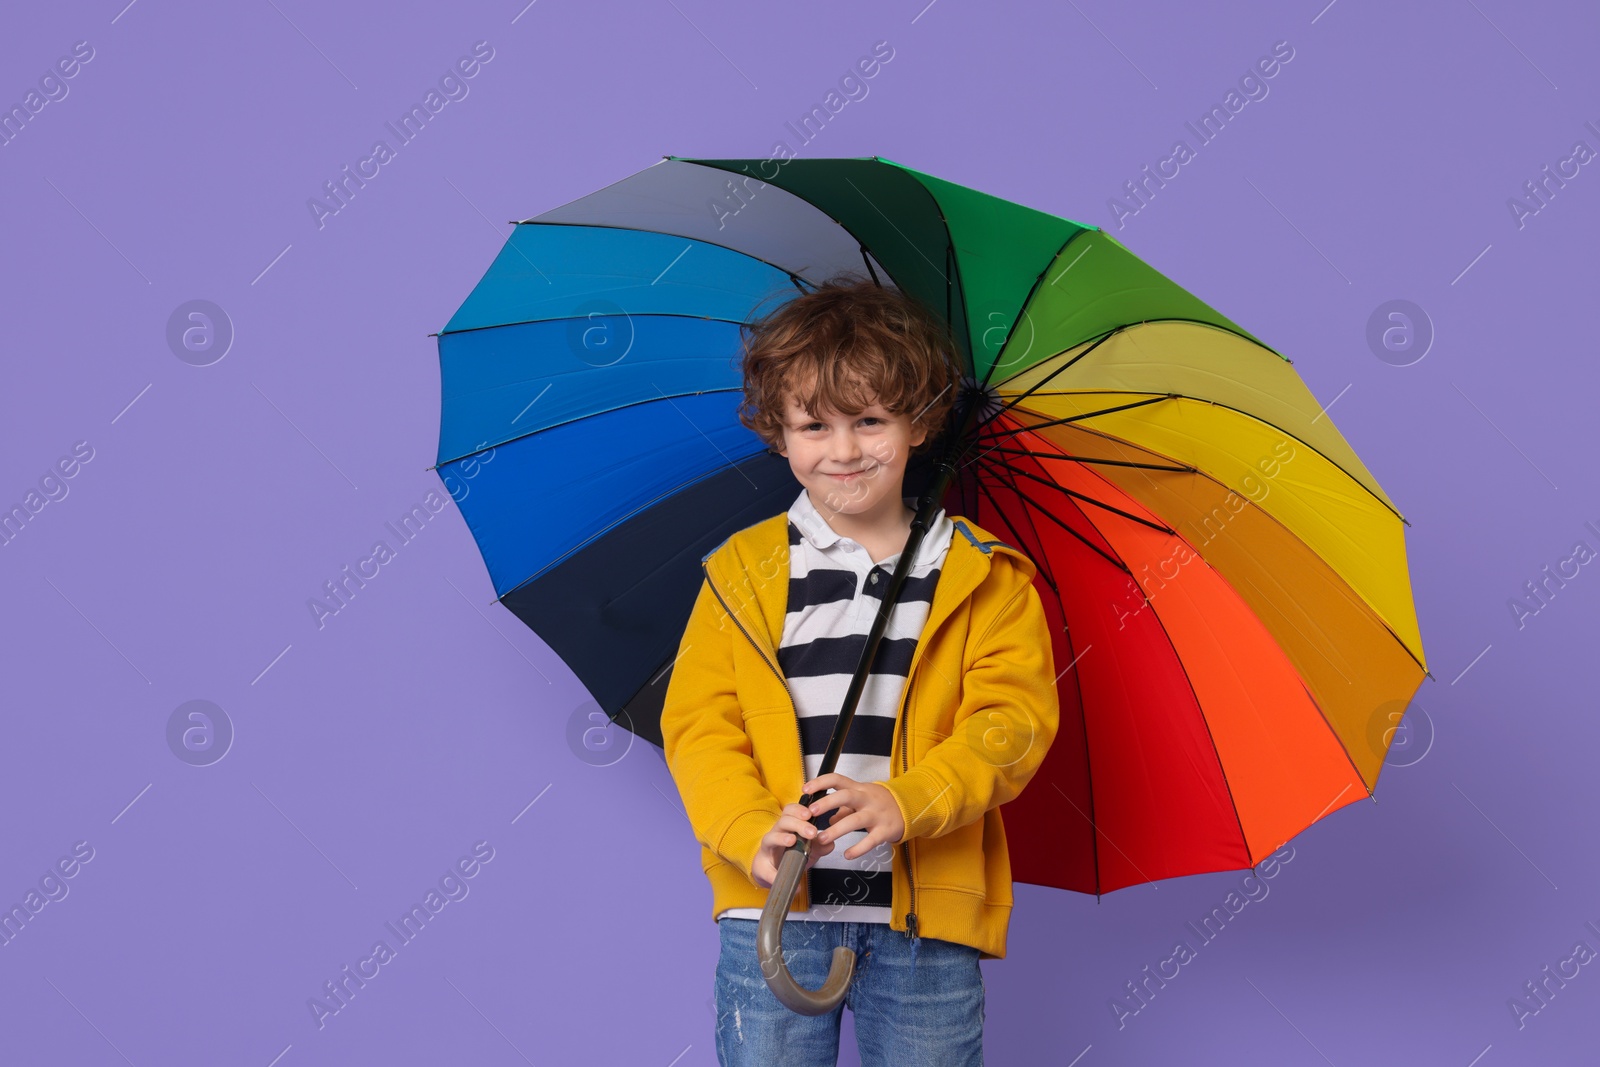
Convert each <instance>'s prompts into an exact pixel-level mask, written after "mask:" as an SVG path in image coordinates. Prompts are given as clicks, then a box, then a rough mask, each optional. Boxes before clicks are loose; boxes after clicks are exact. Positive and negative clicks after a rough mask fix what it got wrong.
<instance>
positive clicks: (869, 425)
mask: <svg viewBox="0 0 1600 1067" xmlns="http://www.w3.org/2000/svg"><path fill="white" fill-rule="evenodd" d="M787 402H788V408H787V409H786V411H785V414H784V420H783V447H782V448H780V449H778V454H779V455H781V456H784V457H785V458H786V459H788V461H789V468H790V470H792V471H794V476H795V478H796V479H797V480H798V481H799V482H800V484H801V485H803V486H805V487H806V489H807V491H809V493H810V494H811V502H812V504H813V505H814V506H815V507H816V508H817V510H818V511H819V512H821V513H822V515H823V516H824V517H829V516H831V515H833V514H835V513H840V514H846V515H855V516H860V517H862V518H864V519H867V520H868V521H870V520H871V519H873V518H877V517H881V516H887V515H889V514H891V513H898V512H899V510H900V509H902V508H904V506H905V505H904V502H903V501H902V500H901V486H902V484H903V483H904V481H905V473H906V460H907V458H908V457H909V456H910V453H911V449H912V448H914V447H916V446H917V445H920V444H922V442H923V439H924V438H926V437H927V435H928V432H927V429H926V428H925V427H920V426H919V427H916V428H915V429H913V427H912V420H911V416H910V415H906V414H901V415H895V414H891V413H890V412H889V410H888V409H887V408H884V407H883V406H882V405H880V404H878V403H876V402H874V403H872V404H871V405H869V406H868V407H867V408H865V409H864V410H863V411H862V412H861V413H860V414H858V415H843V414H840V413H839V412H836V411H825V412H819V413H818V414H816V415H809V414H807V413H806V411H805V410H804V409H803V408H802V407H801V406H800V403H799V401H798V400H797V399H796V398H795V396H794V394H790V395H789V397H788V398H787Z"/></svg>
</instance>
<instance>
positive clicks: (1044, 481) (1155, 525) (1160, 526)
mask: <svg viewBox="0 0 1600 1067" xmlns="http://www.w3.org/2000/svg"><path fill="white" fill-rule="evenodd" d="M1006 469H1007V470H1011V471H1015V472H1016V473H1018V474H1020V475H1022V476H1023V477H1025V478H1032V479H1033V480H1034V481H1036V482H1038V483H1039V484H1041V485H1047V486H1049V487H1050V488H1051V489H1056V490H1059V491H1060V492H1063V493H1065V494H1066V495H1068V496H1070V497H1076V498H1077V499H1079V500H1082V501H1085V502H1087V503H1090V504H1093V505H1094V506H1095V507H1097V508H1104V509H1105V510H1107V511H1112V512H1115V513H1116V514H1118V515H1121V516H1122V517H1123V518H1125V519H1128V520H1129V521H1131V522H1136V523H1138V524H1139V525H1140V526H1148V527H1150V529H1152V530H1159V531H1160V532H1161V533H1166V534H1172V535H1173V536H1174V537H1177V536H1181V535H1180V534H1179V533H1178V531H1177V530H1174V529H1173V528H1172V527H1170V526H1167V525H1165V524H1164V523H1159V522H1151V521H1150V520H1149V519H1145V518H1140V517H1139V516H1138V515H1134V514H1133V513H1131V512H1127V511H1123V510H1122V509H1121V508H1119V507H1117V506H1115V505H1113V504H1107V503H1106V502H1105V501H1103V500H1096V499H1095V498H1094V497H1092V496H1088V495H1087V494H1084V493H1080V492H1078V491H1077V490H1076V489H1068V488H1067V487H1066V486H1064V485H1062V484H1060V483H1059V482H1052V481H1050V480H1049V479H1048V478H1041V477H1039V476H1038V475H1037V474H1034V473H1033V472H1032V471H1027V470H1023V469H1022V468H1021V467H1013V466H1010V465H1007V467H1006Z"/></svg>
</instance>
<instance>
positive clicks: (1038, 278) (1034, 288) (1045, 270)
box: [978, 220, 1101, 390]
mask: <svg viewBox="0 0 1600 1067" xmlns="http://www.w3.org/2000/svg"><path fill="white" fill-rule="evenodd" d="M1069 221H1070V220H1069ZM1099 232H1101V231H1100V228H1099V227H1097V226H1096V227H1089V226H1085V227H1083V228H1082V229H1080V230H1079V231H1078V232H1077V233H1074V234H1073V235H1072V236H1071V237H1068V238H1067V239H1066V240H1065V241H1062V242H1061V247H1060V248H1058V249H1056V250H1055V253H1054V254H1053V255H1051V257H1050V259H1049V260H1048V261H1047V262H1046V263H1045V265H1044V266H1043V267H1041V268H1040V269H1039V273H1038V274H1037V275H1035V276H1034V279H1033V284H1032V285H1031V286H1029V287H1028V295H1027V296H1025V297H1023V298H1022V303H1021V304H1020V305H1018V308H1017V310H1018V311H1019V312H1022V313H1024V314H1026V313H1027V310H1028V305H1029V304H1031V303H1033V297H1034V294H1035V293H1037V292H1038V291H1039V284H1040V283H1041V282H1043V281H1044V276H1045V275H1046V274H1049V273H1050V268H1051V267H1053V266H1055V264H1056V260H1058V259H1060V258H1061V253H1063V252H1065V251H1066V250H1067V246H1068V245H1070V244H1072V242H1074V241H1076V240H1077V239H1078V238H1080V237H1082V236H1083V235H1084V234H1086V233H1099ZM1016 329H1017V324H1016V322H1012V323H1011V329H1009V330H1007V331H1006V336H1005V340H1003V341H1001V342H1000V347H999V348H997V349H995V357H996V358H995V359H994V361H993V362H991V363H990V364H989V369H988V370H986V371H984V372H983V381H982V382H980V383H979V385H978V388H979V389H981V390H987V389H988V388H989V379H990V378H991V377H992V376H993V375H994V369H995V368H996V367H998V366H999V365H1000V360H999V355H1000V353H1001V352H1004V351H1005V350H1006V345H1008V344H1010V343H1011V335H1012V334H1013V333H1015V332H1016Z"/></svg>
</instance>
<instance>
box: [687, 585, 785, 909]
mask: <svg viewBox="0 0 1600 1067" xmlns="http://www.w3.org/2000/svg"><path fill="white" fill-rule="evenodd" d="M737 636H738V627H737V623H735V622H734V621H733V620H732V619H730V618H728V616H727V613H726V611H725V610H724V609H723V607H722V604H721V602H720V601H719V600H718V598H717V595H716V593H715V591H714V590H713V589H712V588H711V583H710V581H709V580H703V581H702V582H701V585H700V593H699V595H698V596H697V597H696V598H695V602H694V610H693V611H691V612H690V615H689V623H688V625H687V626H686V627H685V628H684V632H683V639H682V641H681V642H680V644H679V647H678V658H677V660H676V661H675V663H674V666H673V668H672V677H671V678H670V679H669V680H668V682H667V695H666V699H665V703H664V704H663V705H662V708H661V738H662V745H663V748H664V750H665V752H666V757H667V768H668V770H669V771H670V772H671V774H672V778H673V781H674V782H675V783H676V784H677V786H678V793H679V795H680V796H682V798H683V806H684V809H685V811H687V813H688V815H689V824H690V826H691V827H692V828H693V829H694V836H695V839H696V840H698V841H699V842H700V843H701V844H702V845H704V846H705V847H706V848H709V849H710V850H711V851H712V852H715V853H716V854H717V855H718V856H721V857H722V858H723V859H724V860H727V861H728V862H729V863H731V864H733V865H734V866H736V867H738V868H739V870H740V871H742V872H743V873H744V875H745V877H746V878H748V877H750V863H751V861H752V860H753V859H754V858H755V854H756V849H757V848H758V847H760V844H761V838H762V836H763V835H765V834H766V833H767V831H769V830H771V829H772V824H773V823H775V822H777V821H778V816H779V815H781V814H782V812H783V805H781V804H780V803H778V798H777V797H776V796H774V795H773V794H772V792H771V791H770V790H769V789H768V788H767V786H766V782H765V780H764V779H763V778H762V776H761V772H760V769H759V768H757V766H756V763H755V759H754V758H753V757H752V755H751V749H750V737H749V735H748V734H746V733H745V729H744V715H743V712H742V711H741V710H740V707H739V701H738V699H737V687H736V682H735V678H734V671H733V646H732V642H733V640H734V639H735V638H736V637H737Z"/></svg>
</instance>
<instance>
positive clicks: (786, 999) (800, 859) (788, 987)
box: [756, 835, 856, 1015]
mask: <svg viewBox="0 0 1600 1067" xmlns="http://www.w3.org/2000/svg"><path fill="white" fill-rule="evenodd" d="M796 836H797V837H798V835H796ZM810 845H811V839H810V838H806V837H800V838H799V839H798V840H797V841H796V842H795V843H794V844H793V845H791V846H789V850H788V851H787V852H785V853H784V854H783V859H781V860H779V861H778V873H777V876H776V877H775V878H774V879H773V881H772V888H771V890H769V891H768V892H767V903H766V906H765V907H764V908H762V909H761V925H760V926H758V927H757V928H756V958H757V959H759V960H760V961H761V977H763V978H765V979H766V980H767V986H768V988H770V989H771V990H772V994H773V996H775V997H777V998H778V1002H779V1003H780V1004H782V1005H783V1006H784V1007H786V1008H788V1009H789V1010H790V1011H793V1012H798V1013H799V1014H801V1015H826V1014H827V1013H828V1012H830V1011H832V1010H833V1009H834V1008H835V1007H837V1006H838V1004H839V1002H840V1001H841V1000H843V999H844V995H845V992H846V990H848V989H849V988H850V979H851V978H852V977H853V976H854V975H855V970H856V954H855V951H854V950H853V949H849V948H846V947H845V946H844V945H839V946H838V947H836V948H835V949H834V950H833V963H832V964H831V965H830V966H829V968H828V978H827V980H826V981H824V982H823V983H822V988H821V989H817V990H811V989H806V988H804V987H802V986H801V985H800V984H799V983H798V982H796V981H795V980H794V976H793V975H791V974H790V973H789V967H788V965H787V964H785V963H784V962H783V920H784V918H785V917H786V916H787V915H788V914H789V905H790V903H792V902H793V900H794V895H795V893H796V892H797V891H798V890H799V888H800V876H801V875H802V874H803V873H805V869H806V856H807V853H808V852H810Z"/></svg>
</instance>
